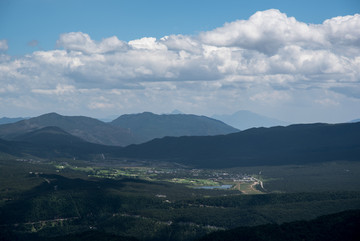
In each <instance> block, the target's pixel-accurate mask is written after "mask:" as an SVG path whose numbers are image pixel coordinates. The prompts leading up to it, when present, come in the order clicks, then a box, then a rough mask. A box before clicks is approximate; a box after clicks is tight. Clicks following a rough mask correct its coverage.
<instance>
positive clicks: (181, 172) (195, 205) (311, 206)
mask: <svg viewBox="0 0 360 241" xmlns="http://www.w3.org/2000/svg"><path fill="white" fill-rule="evenodd" d="M144 115H145V116H148V117H147V118H150V119H152V121H150V122H149V123H147V125H144V128H145V129H143V130H142V131H140V132H144V133H146V132H147V131H149V132H148V134H147V138H153V137H154V133H157V132H159V133H163V134H161V135H160V134H159V137H157V138H155V139H152V140H150V141H148V142H145V143H140V144H131V145H127V146H118V145H105V144H104V143H107V142H106V141H109V140H108V137H110V136H112V137H113V138H115V139H117V138H120V137H119V136H117V137H115V136H113V134H116V133H128V134H129V132H126V131H125V132H123V131H121V132H117V131H120V129H119V128H121V130H126V128H125V129H123V128H122V127H115V126H112V125H109V124H106V123H103V122H100V121H97V120H93V119H89V118H87V117H67V116H60V115H57V114H54V113H50V114H47V115H43V116H40V117H35V118H31V119H27V120H21V121H19V122H16V123H12V124H4V125H1V126H0V135H2V136H1V137H2V138H4V139H0V234H1V235H0V240H1V241H5V240H6V241H7V240H30V241H31V240H40V241H54V240H64V239H67V240H68V239H69V240H125V241H126V240H134V241H135V240H140V241H157V240H159V241H160V240H161V241H163V240H169V241H170V240H171V241H193V240H197V239H201V238H204V239H205V240H206V239H208V238H210V240H211V239H212V237H217V236H216V235H217V234H218V233H219V232H220V235H222V232H225V233H224V235H229V237H230V240H232V237H233V236H234V235H238V234H237V232H238V230H239V229H238V228H239V227H241V228H240V230H241V233H242V234H247V233H248V232H249V235H253V234H254V232H255V233H256V232H257V230H262V229H263V228H264V227H266V228H268V227H269V228H270V227H271V228H275V229H279V228H282V227H283V225H285V224H286V223H289V222H290V223H291V225H290V227H293V225H294V227H295V229H297V228H299V230H300V229H302V228H304V229H305V230H306V227H307V225H308V223H309V224H310V223H312V222H321V223H324V222H322V221H321V220H323V219H321V217H322V216H324V215H334V216H331V217H333V218H334V220H335V221H334V222H340V223H339V224H336V225H343V224H344V222H346V220H348V219H351V218H353V216H352V215H355V216H356V215H357V214H356V213H357V212H353V213H351V212H350V211H349V210H355V211H356V210H360V179H359V178H358V177H359V176H360V162H359V155H360V143H359V138H358V137H359V133H360V124H359V123H342V124H320V123H316V124H300V125H290V126H287V127H280V126H277V127H270V128H252V129H249V130H245V131H237V132H235V133H233V131H234V129H231V128H230V129H228V127H226V125H225V126H224V124H223V123H221V122H218V121H214V120H211V119H207V118H206V117H197V116H182V115H175V116H171V117H170V116H168V115H163V116H158V115H153V114H151V113H143V114H139V115H130V116H123V117H121V118H119V119H117V120H118V121H119V122H118V124H119V123H121V125H122V126H123V127H124V125H125V124H124V123H125V122H126V123H130V124H132V127H128V128H130V129H131V128H137V127H136V126H137V125H140V126H141V125H142V124H141V123H144V122H143V121H144V118H143V117H144ZM134 118H135V119H134ZM138 118H140V119H138ZM189 118H190V119H191V121H189ZM145 119H146V118H145ZM139 121H140V122H139ZM162 121H165V122H169V123H170V124H169V123H168V124H159V122H162ZM180 122H186V125H185V124H184V128H183V129H182V133H185V136H165V137H161V136H162V135H166V134H164V133H168V134H169V133H170V134H171V133H173V134H174V133H175V132H171V129H174V128H175V127H174V128H173V127H171V126H172V125H173V126H176V125H179V123H180ZM171 123H172V124H171ZM191 123H192V124H191ZM200 123H202V124H200ZM51 124H53V125H51ZM199 124H200V125H204V126H205V127H204V128H203V129H202V131H204V130H207V129H209V128H210V129H212V130H213V131H218V130H219V129H217V128H218V127H221V128H220V129H221V131H222V132H224V131H225V133H223V134H216V135H212V134H211V133H210V132H206V131H205V132H202V133H208V135H200V134H199V135H198V136H197V135H195V136H188V135H186V133H192V132H193V131H190V132H186V130H194V129H196V128H197V127H198V126H199ZM49 125H50V126H49ZM187 125H191V127H189V126H187ZM153 126H156V127H157V128H158V129H157V131H156V130H155V131H154V132H152V131H151V130H153V129H152V128H153ZM169 126H170V128H168V127H169ZM162 127H164V128H163V129H162V131H161V130H160V129H161V128H162ZM63 128H64V129H66V130H64V129H63ZM224 128H225V129H224ZM80 130H81V131H80ZM92 130H96V131H94V132H92ZM103 130H107V131H103ZM128 130H129V129H128ZM112 131H114V133H112ZM228 132H230V133H228ZM79 133H82V134H81V135H79ZM174 135H175V134H174ZM179 135H180V134H179ZM130 136H131V135H130ZM90 137H91V138H95V137H96V139H97V140H103V141H102V143H97V142H96V141H94V139H91V138H90ZM128 137H129V136H127V135H124V136H123V138H124V139H123V140H120V139H121V138H120V139H117V141H118V142H117V143H120V142H119V141H124V140H126V141H129V139H127V138H128ZM133 137H134V136H132V137H131V138H133ZM89 138H90V139H89ZM346 211H347V212H346ZM343 212H345V214H344V213H343ZM348 212H350V214H351V215H350V217H349V214H348ZM326 217H327V216H326ZM338 217H339V218H338ZM318 218H320V219H318ZM298 220H302V222H304V223H301V224H299V223H297V222H296V221H298ZM314 220H315V221H314ZM318 220H320V221H318ZM325 220H327V219H326V218H325ZM264 225H265V226H264ZM266 225H270V226H266ZM271 225H272V226H271ZM324 225H325V226H324V227H330V226H329V225H332V224H330V223H327V222H325V224H324ZM326 225H327V226H326ZM285 226H286V225H285ZM286 227H288V226H286ZM342 227H344V230H348V229H347V226H346V225H345V226H342ZM352 230H353V229H352V228H351V227H350V231H352ZM214 232H215V233H214ZM306 232H308V231H306ZM317 232H323V229H321V230H318V231H317ZM346 232H348V231H346ZM212 233H214V236H212ZM272 233H276V232H272ZM295 233H296V232H295ZM208 234H209V236H207V235H208ZM254 235H255V234H254ZM286 235H287V233H286ZM299 235H300V236H301V235H302V234H299ZM284 237H285V236H284Z"/></svg>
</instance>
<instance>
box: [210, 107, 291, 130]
mask: <svg viewBox="0 0 360 241" xmlns="http://www.w3.org/2000/svg"><path fill="white" fill-rule="evenodd" d="M212 118H214V119H217V120H220V121H222V122H224V123H226V124H228V125H230V126H233V127H235V128H237V129H239V130H246V129H249V128H253V127H272V126H287V125H289V123H287V122H285V121H280V120H277V119H273V118H269V117H266V116H263V115H259V114H256V113H253V112H251V111H248V110H240V111H238V112H235V113H234V114H231V115H213V116H212Z"/></svg>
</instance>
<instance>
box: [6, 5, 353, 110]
mask: <svg viewBox="0 0 360 241" xmlns="http://www.w3.org/2000/svg"><path fill="white" fill-rule="evenodd" d="M56 44H57V46H58V49H55V50H47V51H35V52H33V53H31V54H27V55H25V56H21V57H11V56H8V55H6V54H1V55H0V81H1V86H2V87H1V88H0V94H1V98H2V99H4V98H5V97H4V96H10V97H14V96H15V94H17V95H22V96H23V99H26V97H28V98H29V99H34V98H41V96H47V97H46V98H51V96H57V98H60V96H67V97H69V96H72V98H68V100H69V101H72V103H76V105H77V106H79V107H78V108H80V106H81V105H83V108H87V109H91V110H94V109H102V110H104V109H106V110H110V109H116V108H126V107H124V106H132V107H133V108H135V109H136V107H135V106H141V105H145V104H144V103H145V102H146V104H148V105H149V106H151V103H152V104H154V105H155V104H156V105H157V106H161V105H163V106H168V105H169V103H170V102H169V101H168V100H169V99H170V98H172V97H174V98H175V99H176V100H174V101H173V102H171V103H173V104H176V105H183V106H188V109H191V107H193V108H201V106H202V107H204V106H206V105H207V103H213V104H214V105H215V106H220V105H221V103H222V105H223V106H227V105H230V106H233V108H235V106H236V104H234V103H237V101H238V102H239V103H240V102H241V103H248V104H249V105H254V103H260V102H261V103H270V102H271V103H275V104H276V103H277V104H284V103H286V102H289V101H292V102H294V101H296V100H297V99H299V98H300V99H301V98H304V99H309V98H310V97H309V96H310V94H309V96H307V97H306V98H305V97H304V96H305V95H306V93H310V92H311V93H315V92H316V93H321V91H324V92H332V93H338V94H339V95H341V96H343V98H344V101H345V99H346V100H349V101H350V102H351V101H354V103H358V102H356V101H358V100H360V95H359V94H358V93H360V87H359V86H360V57H359V56H360V15H359V14H355V15H351V16H339V17H335V18H332V19H328V20H326V21H324V22H323V23H322V24H308V23H303V22H300V21H298V20H296V19H295V18H294V17H289V16H287V15H286V14H285V13H282V12H280V11H279V10H276V9H270V10H267V11H260V12H256V13H255V14H254V15H252V16H251V17H250V18H249V19H247V20H237V21H234V22H230V23H225V24H224V26H222V27H219V28H216V29H213V30H210V31H207V32H202V33H200V34H198V35H194V36H188V35H181V34H178V35H169V36H164V37H163V38H160V39H157V38H153V37H144V38H141V39H135V40H132V41H129V42H126V41H122V40H119V39H118V38H117V37H116V36H113V37H110V38H104V39H102V40H100V41H95V40H93V39H92V38H91V36H90V35H89V34H87V33H82V32H71V33H63V34H61V35H60V37H59V39H58V41H57V43H56ZM7 49H8V45H7V41H6V40H0V51H6V50H7ZM92 90H94V91H92ZM305 90H317V91H309V92H306V91H305ZM161 91H163V93H165V94H161ZM195 91H201V93H202V94H201V95H197V94H194V92H195ZM95 93H96V94H95ZM115 93H116V94H115ZM119 93H121V94H119ZM300 93H301V94H300ZM85 95H86V98H85V97H84V96H85ZM191 95H197V96H191ZM96 96H107V99H106V101H105V100H104V99H102V100H99V99H96V98H95V99H94V98H92V97H96ZM295 96H296V97H295ZM312 97H313V96H312V94H311V98H312ZM8 98H9V97H8ZM54 98H55V97H54ZM155 98H160V100H155ZM217 98H221V101H219V100H218V99H217ZM300 99H299V100H298V101H299V102H301V100H300ZM65 100H67V99H65ZM121 100H122V101H123V102H126V105H121V104H120V102H121ZM83 101H84V102H85V103H83V104H82V102H83ZM115 101H116V102H118V103H119V104H117V105H115V104H114V103H115ZM194 101H199V103H198V104H195V103H193V102H194ZM349 101H347V102H346V103H347V105H348V106H349ZM39 102H41V101H39ZM165 102H167V103H166V104H165ZM315 102H316V103H318V104H323V105H325V104H327V105H329V106H331V105H330V104H333V105H332V106H335V105H334V103H335V102H334V103H332V102H331V99H330V98H328V97H324V98H316V101H315ZM4 103H5V102H4ZM6 103H10V101H8V102H6ZM201 103H202V104H201ZM304 103H305V102H304ZM306 103H310V101H308V102H306ZM311 103H314V101H312V102H311ZM336 103H338V105H336V106H339V107H341V105H342V101H341V98H340V97H339V98H338V99H337V100H336ZM344 103H345V102H344ZM351 103H352V102H351ZM9 106H10V104H9ZM9 106H7V107H6V108H9ZM119 106H121V107H119ZM146 106H147V105H146ZM174 107H176V108H178V109H185V108H181V106H174ZM4 108H5V107H4ZM159 108H161V107H159ZM164 108H165V107H164ZM169 108H171V109H175V108H172V107H169ZM204 108H205V107H204ZM219 108H220V109H221V108H222V107H219ZM349 108H350V107H349ZM0 110H1V109H0Z"/></svg>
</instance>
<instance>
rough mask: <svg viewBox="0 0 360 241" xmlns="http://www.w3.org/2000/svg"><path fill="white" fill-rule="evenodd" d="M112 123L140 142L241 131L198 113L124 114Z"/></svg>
mask: <svg viewBox="0 0 360 241" xmlns="http://www.w3.org/2000/svg"><path fill="white" fill-rule="evenodd" d="M110 124H112V125H114V126H117V127H121V128H126V129H127V130H128V131H129V132H130V133H132V134H133V135H134V137H135V138H136V139H137V140H138V141H139V142H146V141H150V140H152V139H155V138H161V137H165V136H177V137H178V136H211V135H224V134H229V133H234V132H237V131H239V130H238V129H235V128H234V127H231V126H229V125H226V124H224V123H223V122H221V121H218V120H215V119H212V118H209V117H206V116H197V115H187V114H163V115H156V114H153V113H151V112H144V113H141V114H131V115H122V116H120V117H119V118H117V119H115V120H113V121H112V122H111V123H110Z"/></svg>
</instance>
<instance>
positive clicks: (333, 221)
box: [198, 210, 360, 241]
mask: <svg viewBox="0 0 360 241" xmlns="http://www.w3.org/2000/svg"><path fill="white" fill-rule="evenodd" d="M359 227H360V210H351V211H346V212H341V213H336V214H332V215H326V216H321V217H319V218H317V219H315V220H311V221H297V222H291V223H284V224H281V225H278V224H267V225H261V226H256V227H240V228H236V229H232V230H228V231H221V232H215V233H212V234H210V235H207V236H205V237H203V238H201V239H199V240H198V241H241V240H257V241H268V240H274V241H275V240H276V241H282V240H284V241H285V240H286V241H287V240H292V241H297V240H299V241H301V240H307V241H330V240H331V241H345V240H346V241H351V240H353V241H356V240H360V229H359Z"/></svg>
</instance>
